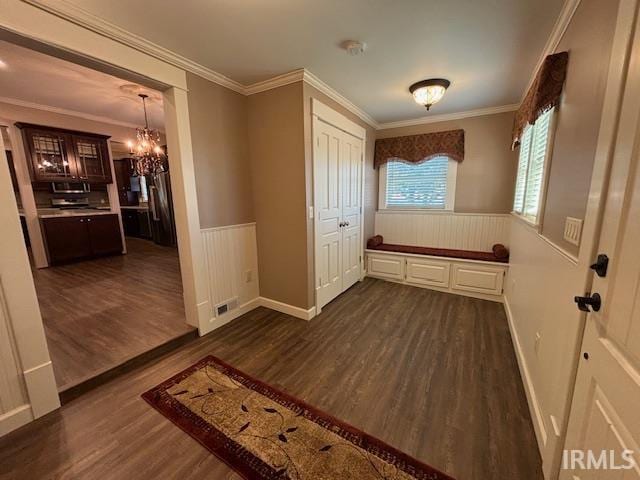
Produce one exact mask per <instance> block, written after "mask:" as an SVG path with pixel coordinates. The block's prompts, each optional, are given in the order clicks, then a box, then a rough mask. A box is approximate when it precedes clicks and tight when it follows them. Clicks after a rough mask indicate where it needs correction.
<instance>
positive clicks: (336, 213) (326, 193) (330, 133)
mask: <svg viewBox="0 0 640 480" xmlns="http://www.w3.org/2000/svg"><path fill="white" fill-rule="evenodd" d="M343 135H344V134H343V133H342V132H341V131H340V130H338V129H337V128H334V127H332V126H331V125H328V124H326V123H324V122H321V121H319V120H317V119H316V120H315V121H314V142H313V158H314V186H315V210H316V216H317V220H316V245H315V249H316V298H317V303H318V306H319V307H320V308H321V307H322V306H324V305H326V304H327V303H328V302H330V301H331V300H332V299H333V298H335V297H336V296H337V295H339V294H340V293H341V292H342V227H341V225H342V211H341V197H340V196H341V191H340V155H341V151H342V138H343Z"/></svg>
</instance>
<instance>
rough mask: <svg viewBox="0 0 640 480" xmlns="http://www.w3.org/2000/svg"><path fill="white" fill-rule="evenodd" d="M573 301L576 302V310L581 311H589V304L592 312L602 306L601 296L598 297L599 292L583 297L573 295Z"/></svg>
mask: <svg viewBox="0 0 640 480" xmlns="http://www.w3.org/2000/svg"><path fill="white" fill-rule="evenodd" d="M573 301H574V302H576V303H577V304H578V310H581V311H583V312H591V310H589V306H591V308H592V309H593V311H594V312H597V311H598V310H600V307H601V306H602V298H600V294H598V293H594V294H593V295H588V296H584V297H574V299H573Z"/></svg>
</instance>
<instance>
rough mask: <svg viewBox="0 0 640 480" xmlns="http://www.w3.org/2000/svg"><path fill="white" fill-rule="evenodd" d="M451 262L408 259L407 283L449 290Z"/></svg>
mask: <svg viewBox="0 0 640 480" xmlns="http://www.w3.org/2000/svg"><path fill="white" fill-rule="evenodd" d="M450 266H451V263H450V262H440V261H438V260H426V259H425V260H423V259H419V258H413V257H410V258H407V278H406V280H407V283H413V284H417V285H429V286H432V287H442V288H447V287H448V286H449V272H450Z"/></svg>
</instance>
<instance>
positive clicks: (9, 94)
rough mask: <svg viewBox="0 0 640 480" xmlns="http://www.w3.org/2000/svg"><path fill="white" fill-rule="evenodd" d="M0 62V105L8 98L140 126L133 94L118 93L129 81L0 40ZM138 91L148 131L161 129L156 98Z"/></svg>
mask: <svg viewBox="0 0 640 480" xmlns="http://www.w3.org/2000/svg"><path fill="white" fill-rule="evenodd" d="M0 62H1V63H0V101H3V100H5V99H12V101H13V100H17V101H18V102H23V103H26V104H27V105H29V104H37V105H43V106H46V107H47V108H49V107H53V108H54V109H61V110H68V111H69V112H67V113H70V114H73V113H76V114H77V113H79V114H81V115H89V116H92V117H97V118H94V120H101V119H102V120H108V121H115V122H119V123H122V124H127V125H130V126H141V125H143V124H144V114H143V112H142V104H141V101H140V99H139V98H138V97H137V91H134V92H129V93H126V92H123V91H122V90H121V89H120V87H121V86H123V85H131V82H130V81H126V80H121V79H119V78H116V77H113V76H111V75H107V74H105V73H101V72H98V71H96V70H92V69H90V68H86V67H83V66H80V65H76V64H75V63H71V62H68V61H65V60H60V59H58V58H55V57H52V56H49V55H45V54H43V53H39V52H36V51H34V50H30V49H27V48H24V47H20V46H17V45H14V44H12V43H8V42H5V41H3V40H0ZM134 87H136V88H137V89H140V88H141V87H139V86H137V85H136V86H134ZM144 91H145V92H146V93H148V94H150V95H152V101H151V103H150V104H149V108H148V110H149V123H150V126H151V127H153V128H159V129H161V128H162V126H163V125H164V114H163V111H162V95H161V94H160V93H158V92H155V91H151V90H148V89H144ZM60 113H62V112H60Z"/></svg>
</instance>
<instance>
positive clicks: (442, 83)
mask: <svg viewBox="0 0 640 480" xmlns="http://www.w3.org/2000/svg"><path fill="white" fill-rule="evenodd" d="M449 85H451V82H450V81H449V80H446V79H444V78H430V79H428V80H422V81H421V82H417V83H414V84H413V85H411V86H410V87H409V91H410V92H411V94H412V95H413V99H414V100H415V101H416V103H419V104H420V105H424V106H425V107H427V110H429V109H430V108H431V105H433V104H435V103H438V102H439V101H440V100H442V97H444V92H445V91H446V90H447V88H449Z"/></svg>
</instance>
